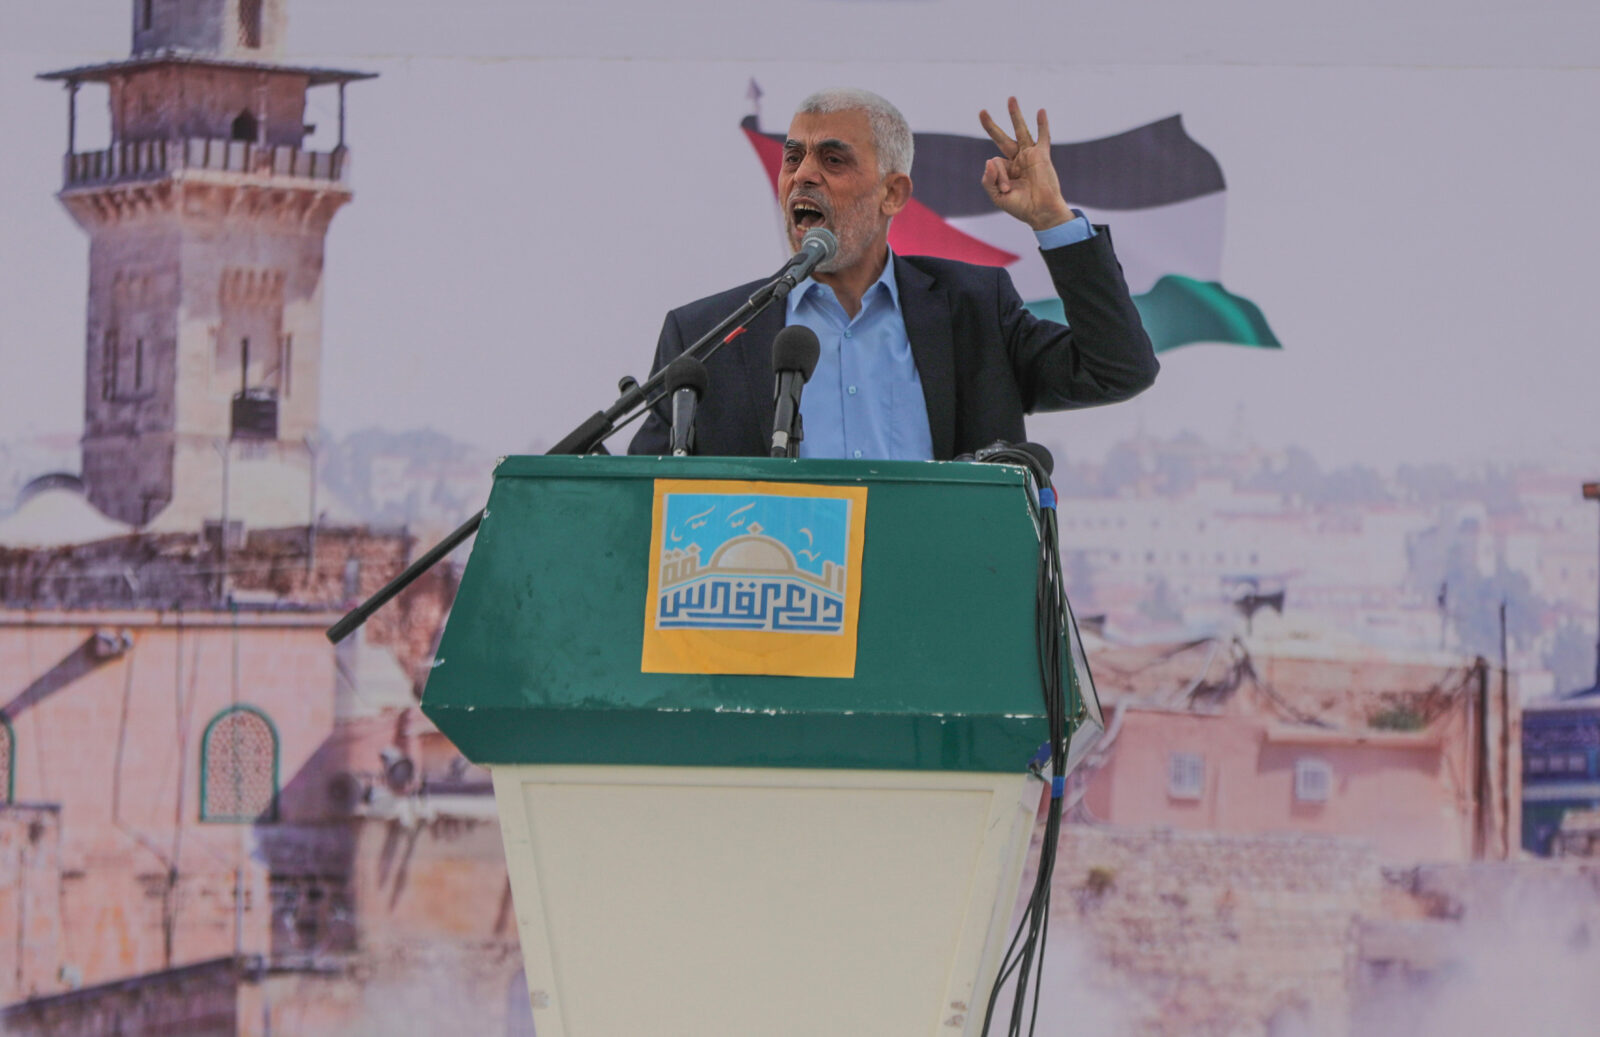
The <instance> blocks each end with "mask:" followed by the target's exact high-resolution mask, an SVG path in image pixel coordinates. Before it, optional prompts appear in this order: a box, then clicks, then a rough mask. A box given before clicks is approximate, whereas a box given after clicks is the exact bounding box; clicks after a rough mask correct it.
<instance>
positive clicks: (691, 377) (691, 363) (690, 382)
mask: <svg viewBox="0 0 1600 1037" xmlns="http://www.w3.org/2000/svg"><path fill="white" fill-rule="evenodd" d="M709 384H711V379H710V378H709V377H708V376H707V375H706V365H705V364H702V363H701V362H700V361H698V360H696V359H695V358H694V357H692V356H680V357H679V358H678V359H676V360H674V361H673V362H672V363H670V364H668V365H667V392H669V393H674V392H677V391H678V390H679V389H693V390H694V394H695V395H696V396H704V395H705V393H706V386H707V385H709Z"/></svg>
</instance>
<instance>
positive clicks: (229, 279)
mask: <svg viewBox="0 0 1600 1037" xmlns="http://www.w3.org/2000/svg"><path fill="white" fill-rule="evenodd" d="M132 6H133V12H132V13H133V52H132V55H131V56H130V57H129V58H128V59H127V60H125V61H118V62H112V63H108V64H103V65H91V66H86V67H83V68H73V69H66V70H64V71H60V72H50V73H46V74H44V75H42V76H40V78H41V79H49V80H60V81H62V82H64V83H65V84H66V87H67V91H68V97H69V104H68V124H67V125H68V128H67V155H66V158H65V163H64V165H65V169H64V171H63V178H64V184H63V187H62V190H61V193H60V195H59V197H60V199H61V202H62V204H64V205H65V206H66V207H67V211H68V212H70V213H71V214H72V217H73V218H74V219H75V220H77V222H78V224H79V225H80V226H81V227H83V228H84V230H86V231H88V233H89V308H88V335H87V340H86V343H85V346H86V356H87V361H88V368H87V370H88V378H87V379H86V385H85V389H86V391H85V394H84V433H83V480H84V485H85V488H86V491H87V493H88V495H89V499H90V501H91V502H92V503H94V504H95V505H96V506H97V507H99V508H100V509H101V510H102V511H104V512H106V513H107V514H108V515H111V516H113V517H115V518H118V519H121V520H122V521H124V522H130V523H133V524H135V525H140V526H143V525H146V524H147V523H152V520H155V521H154V524H155V526H156V527H158V528H196V527H198V526H199V525H200V524H201V523H203V522H206V521H209V520H215V519H218V518H225V519H228V520H230V521H238V520H242V521H245V522H248V523H251V524H254V525H290V524H303V523H304V522H306V520H307V518H308V517H309V514H310V497H311V495H312V492H313V491H312V487H311V471H312V460H313V454H312V445H311V440H310V437H312V436H313V435H314V434H315V432H316V428H317V415H318V397H319V393H320V380H321V356H322V262H323V245H324V238H325V236H326V234H327V230H328V225H329V223H330V222H331V221H332V219H333V214H334V213H335V212H337V211H338V209H339V207H340V206H342V205H343V204H344V203H345V202H347V201H349V200H350V188H349V186H348V176H349V171H350V153H349V150H348V149H347V148H346V147H345V143H344V110H345V109H344V88H345V84H346V83H349V82H351V81H353V80H358V79H367V78H371V76H370V74H368V73H362V72H348V71H341V70H338V69H326V68H304V67H298V66H292V65H285V64H282V63H280V62H279V61H278V57H279V53H280V50H281V44H282V40H283V33H284V22H285V17H284V7H285V0H133V4H132ZM83 83H104V84H106V85H107V86H108V87H109V89H110V101H111V147H110V148H108V149H107V150H104V151H83V152H80V151H78V150H77V146H76V139H75V138H76V122H77V118H76V116H77V107H76V104H77V93H78V89H79V86H80V85H81V84H83ZM324 85H332V86H334V87H335V88H336V89H337V90H338V91H339V142H338V145H337V146H336V147H335V148H334V149H333V150H332V151H326V152H315V151H307V150H305V149H303V148H302V146H301V145H302V143H303V142H304V140H305V137H306V136H307V134H308V133H309V132H310V131H311V129H312V128H311V127H308V126H306V124H305V109H306V91H307V90H308V89H310V88H312V87H318V86H324Z"/></svg>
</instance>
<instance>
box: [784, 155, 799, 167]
mask: <svg viewBox="0 0 1600 1037" xmlns="http://www.w3.org/2000/svg"><path fill="white" fill-rule="evenodd" d="M783 164H784V165H786V166H798V165H799V164H800V156H799V155H798V154H796V153H795V152H793V151H789V152H785V153H784V156H783Z"/></svg>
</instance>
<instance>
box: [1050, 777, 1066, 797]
mask: <svg viewBox="0 0 1600 1037" xmlns="http://www.w3.org/2000/svg"><path fill="white" fill-rule="evenodd" d="M1066 794H1067V778H1066V775H1057V776H1056V777H1054V778H1051V779H1050V798H1051V799H1060V798H1061V797H1062V796H1064V795H1066Z"/></svg>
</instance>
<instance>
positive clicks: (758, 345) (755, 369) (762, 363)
mask: <svg viewBox="0 0 1600 1037" xmlns="http://www.w3.org/2000/svg"><path fill="white" fill-rule="evenodd" d="M785 318H786V314H785V312H784V306H783V303H781V302H775V303H773V304H772V305H771V306H768V307H767V308H766V309H765V310H763V311H762V312H761V313H759V314H757V315H756V317H755V319H754V320H752V321H750V322H749V323H748V324H746V325H745V328H746V329H747V330H746V331H745V333H744V334H743V335H740V336H739V337H738V338H736V339H734V340H733V341H732V342H730V343H728V344H727V345H726V346H724V347H723V348H724V349H738V350H739V355H740V356H741V357H743V358H744V382H745V387H744V393H743V394H742V395H741V397H740V398H741V399H744V400H748V401H750V406H749V412H750V427H749V435H751V436H753V437H755V442H756V444H757V445H758V446H759V447H760V449H759V450H757V451H756V456H762V457H764V456H766V453H767V449H766V448H767V443H768V442H769V441H770V440H771V439H772V391H773V390H772V387H773V379H774V375H773V373H772V340H773V339H775V338H777V337H778V332H780V331H782V330H783V324H784V320H785Z"/></svg>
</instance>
